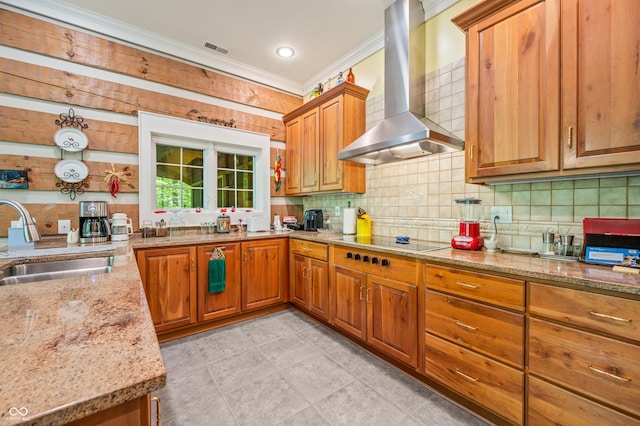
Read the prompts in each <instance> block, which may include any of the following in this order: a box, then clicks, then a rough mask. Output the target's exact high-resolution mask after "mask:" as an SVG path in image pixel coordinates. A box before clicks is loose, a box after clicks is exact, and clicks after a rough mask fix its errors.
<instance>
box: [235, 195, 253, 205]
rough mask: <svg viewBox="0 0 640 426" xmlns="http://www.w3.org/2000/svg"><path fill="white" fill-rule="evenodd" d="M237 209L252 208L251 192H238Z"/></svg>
mask: <svg viewBox="0 0 640 426" xmlns="http://www.w3.org/2000/svg"><path fill="white" fill-rule="evenodd" d="M238 207H239V208H244V209H250V208H253V191H238Z"/></svg>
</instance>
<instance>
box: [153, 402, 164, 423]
mask: <svg viewBox="0 0 640 426" xmlns="http://www.w3.org/2000/svg"><path fill="white" fill-rule="evenodd" d="M154 402H155V404H156V426H160V424H161V422H162V418H161V416H160V398H158V397H157V396H154V397H152V398H151V403H154Z"/></svg>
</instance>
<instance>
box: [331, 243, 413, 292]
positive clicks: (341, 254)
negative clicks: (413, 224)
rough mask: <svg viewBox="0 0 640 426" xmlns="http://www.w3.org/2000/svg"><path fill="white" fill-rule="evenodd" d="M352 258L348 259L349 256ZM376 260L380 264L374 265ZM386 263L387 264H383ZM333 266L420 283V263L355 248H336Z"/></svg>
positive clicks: (410, 282) (334, 249)
mask: <svg viewBox="0 0 640 426" xmlns="http://www.w3.org/2000/svg"><path fill="white" fill-rule="evenodd" d="M349 253H350V254H351V257H348V254H349ZM374 258H375V259H377V261H378V263H373V262H374ZM383 261H386V263H387V264H383V263H385V262H383ZM333 264H334V265H336V266H343V267H345V268H348V269H351V270H352V271H358V272H364V273H366V274H373V275H376V276H378V277H382V278H388V279H391V280H399V281H403V282H406V283H409V284H413V285H416V284H417V281H418V262H417V260H416V259H411V258H407V257H402V256H396V255H392V254H387V253H381V252H375V251H371V250H362V249H360V248H355V247H342V246H334V248H333Z"/></svg>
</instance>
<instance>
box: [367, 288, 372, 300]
mask: <svg viewBox="0 0 640 426" xmlns="http://www.w3.org/2000/svg"><path fill="white" fill-rule="evenodd" d="M370 292H371V287H369V288H367V293H366V294H367V297H366V299H367V303H369V293H370Z"/></svg>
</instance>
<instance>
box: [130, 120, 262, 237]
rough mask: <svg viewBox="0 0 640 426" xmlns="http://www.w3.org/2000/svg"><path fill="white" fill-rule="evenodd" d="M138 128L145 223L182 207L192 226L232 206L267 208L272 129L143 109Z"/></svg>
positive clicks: (165, 216) (165, 217) (141, 192)
mask: <svg viewBox="0 0 640 426" xmlns="http://www.w3.org/2000/svg"><path fill="white" fill-rule="evenodd" d="M138 128H139V138H138V139H139V155H140V169H139V181H140V188H139V191H140V192H139V198H140V221H141V223H142V221H143V220H145V219H151V220H154V221H158V220H160V219H162V218H164V219H165V220H166V221H168V220H169V219H170V217H171V215H172V214H174V213H176V212H180V213H181V214H182V216H183V219H184V220H185V222H186V224H187V225H188V226H189V225H191V226H194V225H197V224H199V223H200V222H201V221H203V220H211V219H212V218H213V217H214V216H207V215H206V213H212V214H217V212H218V209H220V208H228V207H232V206H235V207H237V208H239V209H242V212H243V213H246V212H266V213H267V214H268V213H269V189H270V187H269V146H270V140H269V136H268V135H262V134H258V133H253V132H246V131H242V130H237V129H232V128H228V127H221V126H214V125H210V124H207V123H201V122H197V121H191V120H183V119H177V118H173V117H165V116H160V115H157V114H151V113H145V112H140V113H139V127H138ZM163 215H164V216H163Z"/></svg>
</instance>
